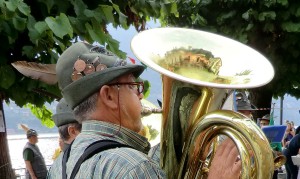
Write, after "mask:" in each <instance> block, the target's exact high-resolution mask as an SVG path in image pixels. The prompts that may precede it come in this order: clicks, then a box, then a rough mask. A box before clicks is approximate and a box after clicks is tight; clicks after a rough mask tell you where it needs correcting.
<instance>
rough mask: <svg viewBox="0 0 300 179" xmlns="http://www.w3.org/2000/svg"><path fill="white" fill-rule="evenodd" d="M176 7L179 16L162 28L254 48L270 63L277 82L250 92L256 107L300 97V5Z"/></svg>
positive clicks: (274, 0)
mask: <svg viewBox="0 0 300 179" xmlns="http://www.w3.org/2000/svg"><path fill="white" fill-rule="evenodd" d="M177 6H178V7H180V8H178V14H177V15H176V16H175V15H173V14H170V15H168V16H165V18H163V21H162V24H163V25H169V26H179V27H188V28H194V29H200V30H204V31H209V32H214V33H217V34H221V35H224V36H227V37H230V38H233V39H236V40H238V41H240V42H242V43H244V44H247V45H249V46H251V47H252V48H254V49H256V50H257V51H259V52H260V53H262V54H263V55H264V56H266V57H267V58H268V59H269V60H270V61H271V63H272V64H273V66H274V68H275V77H274V79H273V80H272V81H271V82H270V83H269V84H267V85H265V86H263V87H260V88H256V89H250V90H249V91H250V97H251V100H252V102H253V103H254V104H256V106H258V107H263V108H266V107H268V108H271V100H272V97H275V98H277V97H282V96H284V94H290V95H291V96H294V97H296V98H299V97H300V90H299V87H300V78H299V77H298V74H299V73H300V60H299V55H300V51H299V49H300V44H299V43H298V42H299V40H300V34H299V33H300V1H296V0H291V1H288V0H259V1H255V0H243V1H240V0H221V1H220V0H187V1H178V4H177ZM232 53H234V51H233V52H232ZM246 55H247V54H245V56H246ZM257 65H259V64H257ZM267 112H268V111H260V112H259V113H258V114H257V115H258V116H260V117H261V116H262V115H264V114H266V113H267Z"/></svg>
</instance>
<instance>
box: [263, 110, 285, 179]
mask: <svg viewBox="0 0 300 179" xmlns="http://www.w3.org/2000/svg"><path fill="white" fill-rule="evenodd" d="M259 125H260V128H261V129H262V128H263V127H265V126H269V125H270V115H269V114H266V115H264V116H263V117H262V118H260V119H259ZM270 146H271V148H272V149H273V154H274V156H275V157H277V156H279V155H281V153H282V145H281V142H270ZM279 169H280V170H281V168H279ZM278 172H279V171H278V170H277V169H276V170H275V171H274V174H273V179H277V178H278Z"/></svg>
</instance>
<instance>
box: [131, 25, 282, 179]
mask: <svg viewBox="0 0 300 179" xmlns="http://www.w3.org/2000/svg"><path fill="white" fill-rule="evenodd" d="M131 49H132V51H133V53H134V54H135V56H136V57H137V58H138V59H139V60H140V61H141V62H142V63H144V64H146V65H147V66H148V67H150V68H152V69H154V70H155V71H158V72H159V73H161V74H162V82H163V99H162V102H163V106H162V107H163V111H162V130H161V143H160V150H161V152H160V165H161V167H162V168H163V169H164V171H165V172H166V174H167V177H168V178H172V179H173V178H206V176H207V175H208V173H209V167H210V164H211V161H212V160H211V159H212V158H213V157H214V152H215V150H216V147H217V145H218V144H219V143H220V142H221V141H222V138H224V137H229V138H231V139H232V140H233V141H234V143H235V144H236V146H237V148H238V150H239V154H240V158H241V162H242V172H241V178H259V179H265V178H271V177H272V175H273V172H274V167H275V166H278V165H281V163H280V160H279V161H278V160H276V162H275V163H274V158H273V153H272V149H271V147H270V144H269V142H268V139H267V138H266V136H265V135H264V133H263V132H262V131H261V129H260V128H259V127H258V126H257V125H256V124H255V123H254V122H253V121H252V120H251V119H249V118H247V117H246V116H244V115H242V114H240V113H238V112H234V111H232V110H224V109H223V110H222V107H223V105H224V103H225V101H226V99H227V97H228V96H229V95H230V94H231V93H232V91H233V89H249V88H255V87H259V86H263V85H265V84H267V83H268V82H270V81H271V80H272V78H273V77H274V69H273V67H272V65H271V64H270V62H269V61H268V60H267V59H266V58H265V57H264V56H263V55H261V54H260V53H258V52H257V51H255V50H253V49H252V48H250V47H248V46H246V45H244V44H242V43H239V42H237V41H234V40H232V39H229V38H226V37H224V36H220V35H217V34H213V33H208V32H204V31H200V30H193V29H185V28H156V29H150V30H146V31H143V32H140V33H139V34H137V35H136V36H135V37H134V38H133V39H132V41H131Z"/></svg>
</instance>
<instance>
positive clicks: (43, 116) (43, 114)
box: [25, 104, 55, 128]
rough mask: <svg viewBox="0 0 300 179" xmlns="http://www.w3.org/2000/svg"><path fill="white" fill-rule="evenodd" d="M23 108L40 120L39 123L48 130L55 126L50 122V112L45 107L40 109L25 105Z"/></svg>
mask: <svg viewBox="0 0 300 179" xmlns="http://www.w3.org/2000/svg"><path fill="white" fill-rule="evenodd" d="M25 107H27V108H29V109H30V110H31V113H32V114H34V115H35V116H36V117H37V118H38V119H40V121H41V123H42V124H43V125H44V126H46V127H49V128H52V127H54V126H55V123H54V122H53V120H52V112H51V110H49V109H47V107H46V106H45V105H43V106H42V107H37V106H36V105H32V104H27V105H25Z"/></svg>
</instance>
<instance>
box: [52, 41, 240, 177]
mask: <svg viewBox="0 0 300 179" xmlns="http://www.w3.org/2000/svg"><path fill="white" fill-rule="evenodd" d="M144 69H145V67H144V66H142V65H135V64H130V65H129V64H127V63H126V61H125V60H121V59H119V58H118V57H117V56H116V55H114V54H113V53H111V52H109V51H107V50H106V49H104V48H102V47H97V46H93V45H90V44H86V43H82V42H78V43H75V44H73V45H72V46H71V47H69V48H68V49H67V50H66V51H64V52H63V53H62V55H61V56H60V58H59V60H58V62H57V65H56V73H57V77H58V84H59V87H60V88H61V89H62V94H63V97H64V99H65V100H66V102H67V103H68V104H69V105H70V107H71V108H72V109H73V110H74V114H75V117H76V119H77V120H78V121H79V122H80V123H82V132H81V133H80V134H79V135H78V136H77V137H76V139H75V140H74V142H73V144H72V146H71V151H70V157H69V159H68V162H67V170H66V171H67V176H70V175H71V173H72V171H73V169H74V167H75V163H76V162H77V161H78V159H79V158H80V157H81V155H82V154H83V153H84V150H85V149H86V148H87V147H88V146H90V144H92V143H94V142H96V141H101V140H110V141H114V142H117V143H120V144H123V146H124V145H126V146H127V147H120V148H112V149H109V150H104V151H101V152H99V153H96V154H95V155H93V156H91V157H90V158H89V159H88V160H86V161H85V162H83V163H81V165H80V166H79V170H78V172H77V174H75V177H76V178H95V177H96V178H165V177H166V176H165V173H164V171H163V170H162V169H161V168H160V165H159V163H158V162H156V161H154V160H152V159H151V158H150V157H149V156H148V155H147V154H148V152H149V150H150V143H149V142H148V140H147V138H145V137H143V136H141V135H139V134H138V132H140V131H141V129H142V121H141V109H142V106H141V101H140V100H141V99H142V98H143V87H144V86H143V82H140V81H138V77H139V76H140V74H141V73H142V72H143V71H144ZM222 144H223V145H222ZM222 144H221V145H222V146H221V147H218V149H217V155H216V156H218V157H215V158H214V160H213V161H212V165H211V168H210V172H209V177H211V178H221V177H222V176H223V175H224V173H225V175H226V177H228V178H239V175H240V171H241V161H237V162H236V159H237V156H238V154H239V153H238V150H237V148H236V146H235V144H234V143H233V142H232V141H231V140H229V141H227V142H223V143H222Z"/></svg>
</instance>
